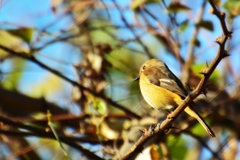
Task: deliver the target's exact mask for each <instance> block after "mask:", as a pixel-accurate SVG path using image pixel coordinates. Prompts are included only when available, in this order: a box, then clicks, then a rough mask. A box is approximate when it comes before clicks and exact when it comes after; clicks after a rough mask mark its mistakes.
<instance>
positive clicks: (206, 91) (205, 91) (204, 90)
mask: <svg viewBox="0 0 240 160" xmlns="http://www.w3.org/2000/svg"><path fill="white" fill-rule="evenodd" d="M207 93H208V88H204V89H203V90H202V94H204V96H205V97H207Z"/></svg>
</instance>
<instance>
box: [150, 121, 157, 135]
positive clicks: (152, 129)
mask: <svg viewBox="0 0 240 160" xmlns="http://www.w3.org/2000/svg"><path fill="white" fill-rule="evenodd" d="M156 127H157V124H155V125H152V126H151V133H152V135H153V134H154V131H155V128H156Z"/></svg>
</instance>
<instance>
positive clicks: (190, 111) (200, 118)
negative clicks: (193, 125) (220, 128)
mask: <svg viewBox="0 0 240 160" xmlns="http://www.w3.org/2000/svg"><path fill="white" fill-rule="evenodd" d="M184 111H185V112H186V113H187V114H189V115H190V116H192V117H194V118H196V119H197V120H198V122H199V123H200V124H201V125H202V126H203V128H204V129H205V130H206V131H207V133H208V134H209V135H210V136H212V137H215V134H214V133H213V131H212V130H211V128H210V127H209V126H208V125H207V123H206V122H205V121H204V120H203V118H202V117H201V116H200V115H199V114H198V113H197V112H195V111H194V110H192V109H191V108H190V107H187V108H185V110H184Z"/></svg>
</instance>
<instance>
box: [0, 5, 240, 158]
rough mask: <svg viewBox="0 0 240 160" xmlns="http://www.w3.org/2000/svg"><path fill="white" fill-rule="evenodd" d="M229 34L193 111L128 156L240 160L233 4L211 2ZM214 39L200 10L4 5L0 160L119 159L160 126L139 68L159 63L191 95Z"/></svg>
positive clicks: (160, 114)
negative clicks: (142, 88) (211, 133)
mask: <svg viewBox="0 0 240 160" xmlns="http://www.w3.org/2000/svg"><path fill="white" fill-rule="evenodd" d="M214 2H215V5H216V6H217V7H218V8H219V9H220V10H221V11H224V12H225V14H226V19H225V21H226V24H227V27H228V30H229V31H232V32H233V34H232V38H229V40H228V41H227V44H226V46H225V50H226V51H227V52H228V54H229V55H230V56H229V57H227V58H224V59H223V60H222V61H221V62H220V64H219V65H218V67H217V68H216V70H215V71H214V73H213V74H212V76H211V78H210V80H209V83H208V85H207V90H208V93H207V96H204V95H200V96H199V97H198V98H197V99H196V100H195V101H196V102H195V103H196V104H195V109H196V110H197V111H198V112H199V113H200V114H201V115H202V116H203V117H204V119H205V121H206V122H207V123H208V124H209V125H210V126H211V128H212V130H213V131H214V132H215V134H216V138H214V139H213V138H211V137H209V136H208V135H207V133H205V131H204V129H203V128H202V127H201V125H200V124H198V122H197V121H196V120H194V119H192V118H190V117H188V116H186V115H184V114H182V115H181V116H180V117H179V118H178V119H177V121H176V122H174V126H175V127H176V129H172V130H171V131H170V133H168V134H161V135H159V136H158V137H153V140H152V141H150V142H149V143H147V144H146V145H145V146H144V149H143V151H142V153H141V154H139V155H136V156H134V159H144V160H147V159H240V154H239V152H238V151H239V148H238V147H239V146H240V145H239V144H240V143H239V139H238V138H239V136H240V128H239V125H240V124H239V122H240V101H239V100H240V99H239V92H240V86H239V78H240V77H239V76H240V75H239V73H240V54H239V51H240V50H239V49H240V46H239V43H240V37H239V36H237V35H238V34H240V30H239V29H240V19H239V15H240V2H238V1H236V0H223V1H221V0H215V1H214ZM222 35H223V31H222V26H221V23H220V21H219V19H218V18H217V17H216V16H215V15H213V14H212V13H211V6H210V4H209V3H208V1H204V0H198V1H191V0H179V1H171V0H44V1H39V0H21V1H19V0H1V1H0V124H1V126H0V150H1V152H0V159H7V160H8V159H11V160H12V159H14V160H15V159H16V160H18V159H20V160H21V159H24V160H25V159H35V160H37V159H44V160H49V159H121V158H122V157H123V156H124V155H125V154H126V152H127V151H129V150H130V148H131V146H132V145H134V143H135V142H136V141H137V140H138V138H139V137H140V136H141V134H142V133H141V131H140V130H142V129H144V128H148V127H149V126H151V125H153V124H157V123H158V122H161V121H162V120H164V119H165V118H166V113H165V112H164V111H158V110H154V109H152V108H151V107H149V106H148V105H147V104H146V102H145V101H144V100H143V99H142V96H141V94H140V91H139V86H138V82H137V81H134V78H135V77H137V75H138V72H139V67H140V66H141V64H142V63H143V62H144V61H146V60H147V59H150V58H158V59H161V60H163V61H164V62H165V63H166V64H167V65H168V66H169V68H170V69H171V70H172V71H173V73H175V74H176V75H177V76H178V77H179V78H180V79H181V80H182V82H183V83H184V84H186V85H187V86H189V88H191V89H194V88H195V87H196V86H197V85H198V83H199V81H200V79H201V77H202V75H201V74H199V73H200V72H201V70H202V69H203V68H205V67H207V66H208V65H209V64H211V63H212V61H213V59H214V58H215V57H216V55H217V52H218V49H219V45H218V44H217V43H216V42H215V41H216V38H217V37H220V36H222Z"/></svg>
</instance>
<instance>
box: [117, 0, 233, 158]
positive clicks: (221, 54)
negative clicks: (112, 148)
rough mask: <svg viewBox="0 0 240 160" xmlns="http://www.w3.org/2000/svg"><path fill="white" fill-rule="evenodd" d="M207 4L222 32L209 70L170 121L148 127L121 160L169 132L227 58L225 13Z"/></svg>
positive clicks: (133, 154) (204, 73) (173, 113)
mask: <svg viewBox="0 0 240 160" xmlns="http://www.w3.org/2000/svg"><path fill="white" fill-rule="evenodd" d="M209 3H210V4H211V6H212V8H213V11H212V13H213V14H215V15H216V16H217V17H218V19H219V20H220V22H221V27H222V30H223V33H224V35H223V36H222V37H218V38H216V42H217V43H218V44H219V49H218V53H217V55H216V57H215V59H214V60H213V62H212V63H211V65H210V66H209V68H206V69H205V70H204V71H202V74H203V75H204V76H203V78H202V79H201V81H200V82H199V84H198V86H197V87H196V89H195V90H194V91H193V92H191V93H189V95H188V96H187V97H186V98H185V100H184V101H183V102H182V103H181V104H180V105H179V106H178V107H177V108H176V110H175V111H174V112H172V114H171V117H172V120H169V119H166V120H164V121H163V122H162V123H159V124H157V126H156V127H155V128H154V130H152V128H151V127H150V128H149V129H148V130H147V131H146V132H144V133H143V135H142V136H141V137H140V139H139V140H138V141H137V142H136V143H135V144H134V145H133V147H132V148H131V150H130V151H129V152H128V153H127V154H126V155H125V156H124V157H123V158H122V159H130V158H133V157H134V156H135V155H137V154H138V153H139V152H141V151H142V149H143V146H144V144H145V143H146V142H147V141H148V140H149V139H150V138H152V136H154V135H158V136H160V134H164V131H165V130H169V129H170V128H171V125H172V122H173V121H174V120H175V119H176V118H177V117H178V116H179V115H180V114H181V112H182V111H183V110H184V109H185V108H186V107H187V106H188V105H189V104H190V103H191V102H192V101H193V100H194V99H195V98H196V97H197V96H199V95H200V94H201V93H202V91H204V89H205V86H206V84H207V81H208V79H209V77H210V76H211V74H212V73H213V71H214V70H215V68H216V67H217V65H218V64H219V63H220V61H221V60H222V59H223V58H225V57H227V56H229V55H228V53H227V52H226V51H225V44H226V41H227V40H228V39H229V38H230V37H231V35H232V32H230V31H228V29H227V26H226V23H225V13H224V12H220V11H219V10H218V9H217V8H216V6H215V4H214V3H213V0H210V1H209Z"/></svg>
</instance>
